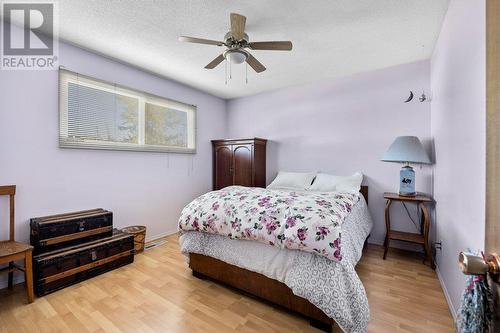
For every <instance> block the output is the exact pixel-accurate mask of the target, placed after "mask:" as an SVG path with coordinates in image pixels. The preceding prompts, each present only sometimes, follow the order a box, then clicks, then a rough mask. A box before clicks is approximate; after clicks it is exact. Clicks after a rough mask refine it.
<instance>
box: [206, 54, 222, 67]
mask: <svg viewBox="0 0 500 333" xmlns="http://www.w3.org/2000/svg"><path fill="white" fill-rule="evenodd" d="M224 59H226V58H224V55H222V54H221V55H220V56H218V57H217V58H215V59H214V60H212V61H211V62H210V63H209V64H208V65H206V66H205V68H206V69H213V68H215V67H217V65H219V64H220V63H221V62H223V61H224Z"/></svg>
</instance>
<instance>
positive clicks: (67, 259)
mask: <svg viewBox="0 0 500 333" xmlns="http://www.w3.org/2000/svg"><path fill="white" fill-rule="evenodd" d="M30 227H31V237H30V238H31V245H33V246H34V248H35V249H34V257H33V275H34V280H35V293H36V294H37V295H38V296H43V295H46V294H49V293H51V292H54V291H56V290H59V289H62V288H64V287H67V286H70V285H72V284H75V283H78V282H80V281H83V280H87V279H89V278H91V277H94V276H96V275H99V274H102V273H104V272H107V271H110V270H113V269H115V268H118V267H121V266H123V265H126V264H129V263H132V262H133V261H134V237H133V236H132V235H129V234H125V233H123V232H121V231H118V230H116V229H115V230H113V213H112V212H110V211H107V210H104V209H101V208H99V209H93V210H87V211H80V212H74V213H67V214H59V215H52V216H45V217H37V218H32V219H31V223H30Z"/></svg>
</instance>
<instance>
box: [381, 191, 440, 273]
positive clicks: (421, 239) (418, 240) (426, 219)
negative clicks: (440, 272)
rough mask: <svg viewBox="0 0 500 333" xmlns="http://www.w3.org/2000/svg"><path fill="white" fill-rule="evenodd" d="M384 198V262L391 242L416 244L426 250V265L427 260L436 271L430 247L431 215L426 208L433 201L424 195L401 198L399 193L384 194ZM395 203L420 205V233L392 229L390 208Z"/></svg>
mask: <svg viewBox="0 0 500 333" xmlns="http://www.w3.org/2000/svg"><path fill="white" fill-rule="evenodd" d="M384 198H385V199H386V200H387V201H386V204H385V226H386V230H387V233H386V236H385V241H384V247H385V249H384V260H385V258H386V256H387V251H388V250H389V243H390V241H391V240H397V241H403V242H409V243H414V244H419V245H422V246H423V248H424V255H425V259H424V263H425V260H426V259H427V260H428V261H429V263H430V265H431V268H432V269H435V265H434V261H433V259H432V253H431V249H430V245H429V231H430V224H431V223H430V214H429V210H428V209H427V207H426V203H432V202H433V199H432V198H431V197H429V196H427V195H424V194H417V195H416V196H413V197H407V196H401V195H399V194H397V193H390V192H386V193H384ZM393 201H399V202H403V203H405V202H410V203H415V204H417V205H418V209H420V211H421V220H420V233H411V232H404V231H397V230H392V229H391V215H390V208H391V205H392V202H393Z"/></svg>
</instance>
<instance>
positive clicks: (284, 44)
mask: <svg viewBox="0 0 500 333" xmlns="http://www.w3.org/2000/svg"><path fill="white" fill-rule="evenodd" d="M248 47H249V48H251V49H252V50H271V51H290V50H291V49H292V47H293V45H292V42H290V41H280V42H253V43H248Z"/></svg>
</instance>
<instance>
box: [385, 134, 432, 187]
mask: <svg viewBox="0 0 500 333" xmlns="http://www.w3.org/2000/svg"><path fill="white" fill-rule="evenodd" d="M382 161H384V162H397V163H404V166H403V167H402V168H401V171H400V173H399V195H404V196H414V195H416V192H415V171H413V168H412V167H411V166H410V163H417V164H431V160H430V159H429V156H428V155H427V153H426V152H425V150H424V147H423V146H422V143H421V142H420V140H419V139H418V138H417V137H416V136H398V137H397V138H396V140H394V142H393V143H392V144H391V145H390V147H389V149H387V151H386V152H385V154H384V157H383V158H382Z"/></svg>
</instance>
